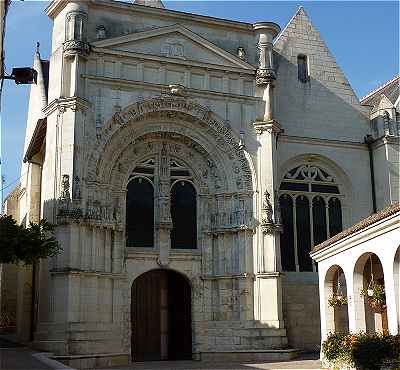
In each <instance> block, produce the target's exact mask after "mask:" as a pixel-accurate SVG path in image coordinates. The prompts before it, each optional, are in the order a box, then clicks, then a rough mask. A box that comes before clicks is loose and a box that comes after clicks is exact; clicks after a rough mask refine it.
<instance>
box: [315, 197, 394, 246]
mask: <svg viewBox="0 0 400 370" xmlns="http://www.w3.org/2000/svg"><path fill="white" fill-rule="evenodd" d="M398 212H400V203H394V204H392V205H391V206H389V207H387V208H384V209H382V210H381V211H379V212H377V213H373V214H372V215H371V216H368V217H367V218H364V219H363V220H361V221H360V222H358V223H356V224H355V225H353V226H352V227H350V228H348V229H346V230H344V231H342V232H341V233H339V234H336V235H335V236H333V237H332V238H329V239H328V240H325V241H324V242H322V243H320V244H318V245H316V246H315V247H314V248H313V250H312V253H315V252H318V251H320V250H322V249H325V248H327V247H329V246H330V245H332V244H334V243H336V242H338V241H339V240H342V239H344V238H346V237H347V236H350V235H352V234H355V233H356V232H358V231H361V230H363V229H365V228H367V227H368V226H371V225H373V224H374V223H376V222H378V221H381V220H383V219H385V218H387V217H389V216H392V215H394V214H396V213H398ZM399 216H400V215H399ZM399 224H400V218H399Z"/></svg>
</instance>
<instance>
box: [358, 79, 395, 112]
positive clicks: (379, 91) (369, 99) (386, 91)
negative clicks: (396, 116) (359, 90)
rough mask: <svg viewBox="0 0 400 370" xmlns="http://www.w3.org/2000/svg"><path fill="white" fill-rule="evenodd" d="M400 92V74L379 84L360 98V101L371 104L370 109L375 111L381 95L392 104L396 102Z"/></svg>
mask: <svg viewBox="0 0 400 370" xmlns="http://www.w3.org/2000/svg"><path fill="white" fill-rule="evenodd" d="M399 94H400V75H398V76H395V77H394V78H392V79H391V80H390V81H387V82H385V83H384V84H383V85H382V86H379V87H378V88H376V89H375V90H372V91H371V92H370V93H368V94H367V95H365V96H364V97H363V98H361V100H360V102H361V104H362V105H370V106H372V111H375V110H376V109H377V108H378V106H379V103H380V101H381V99H382V95H385V96H386V97H387V98H388V99H389V100H390V102H391V103H392V104H394V103H396V100H397V99H398V97H399Z"/></svg>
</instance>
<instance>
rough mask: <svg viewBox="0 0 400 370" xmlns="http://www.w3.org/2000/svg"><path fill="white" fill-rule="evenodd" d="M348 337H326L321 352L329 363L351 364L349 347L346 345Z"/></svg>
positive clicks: (331, 335) (339, 335) (339, 334)
mask: <svg viewBox="0 0 400 370" xmlns="http://www.w3.org/2000/svg"><path fill="white" fill-rule="evenodd" d="M348 337H349V336H348V335H346V334H342V333H330V334H329V335H328V338H326V340H325V341H324V342H323V343H322V352H323V353H324V356H325V358H326V359H327V360H328V361H329V362H332V363H340V362H343V363H346V364H349V365H351V364H352V360H351V351H350V346H349V345H348V343H347V341H348Z"/></svg>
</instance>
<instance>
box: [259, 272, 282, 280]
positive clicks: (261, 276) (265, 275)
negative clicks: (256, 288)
mask: <svg viewBox="0 0 400 370" xmlns="http://www.w3.org/2000/svg"><path fill="white" fill-rule="evenodd" d="M280 276H282V272H280V271H270V272H258V273H256V275H255V277H256V278H257V279H275V278H278V277H280Z"/></svg>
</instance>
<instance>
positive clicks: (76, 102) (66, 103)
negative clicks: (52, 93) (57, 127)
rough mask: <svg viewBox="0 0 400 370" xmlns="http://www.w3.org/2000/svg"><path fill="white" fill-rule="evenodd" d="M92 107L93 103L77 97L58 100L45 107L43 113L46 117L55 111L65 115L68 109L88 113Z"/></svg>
mask: <svg viewBox="0 0 400 370" xmlns="http://www.w3.org/2000/svg"><path fill="white" fill-rule="evenodd" d="M91 105H92V103H90V102H89V101H87V100H85V99H82V98H79V97H75V96H73V97H70V98H58V99H54V100H53V101H51V102H50V103H49V104H48V105H47V106H46V107H44V108H43V109H42V112H43V114H44V116H45V117H47V116H49V115H51V114H52V113H54V112H55V111H57V112H60V113H63V112H65V110H67V109H71V110H72V111H79V110H81V111H86V110H88V109H89V108H90V107H91Z"/></svg>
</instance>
